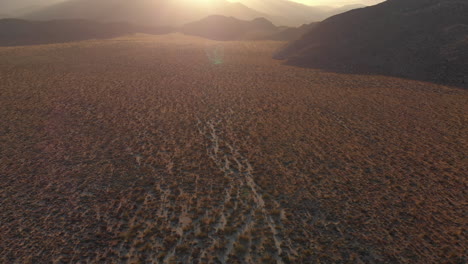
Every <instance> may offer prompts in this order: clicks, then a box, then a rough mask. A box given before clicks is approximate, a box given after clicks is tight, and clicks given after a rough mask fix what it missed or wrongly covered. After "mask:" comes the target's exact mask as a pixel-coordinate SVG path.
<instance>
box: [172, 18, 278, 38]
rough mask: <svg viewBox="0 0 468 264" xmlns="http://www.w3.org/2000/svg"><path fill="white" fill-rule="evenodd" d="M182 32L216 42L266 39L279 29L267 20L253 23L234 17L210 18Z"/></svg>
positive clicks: (255, 20)
mask: <svg viewBox="0 0 468 264" xmlns="http://www.w3.org/2000/svg"><path fill="white" fill-rule="evenodd" d="M180 30H181V32H183V33H184V34H187V35H194V36H200V37H204V38H208V39H214V40H246V39H265V38H268V36H270V35H272V34H275V33H277V32H278V31H279V28H278V27H276V26H275V25H273V24H272V23H271V22H270V21H268V20H266V19H265V18H256V19H254V20H252V21H244V20H239V19H236V18H233V17H225V16H209V17H207V18H204V19H202V20H200V21H197V22H193V23H190V24H187V25H185V26H183V27H182V28H181V29H180Z"/></svg>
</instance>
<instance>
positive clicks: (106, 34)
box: [0, 19, 172, 46]
mask: <svg viewBox="0 0 468 264" xmlns="http://www.w3.org/2000/svg"><path fill="white" fill-rule="evenodd" d="M171 30H172V29H170V28H150V27H142V26H134V25H131V24H128V23H99V22H95V21H88V20H52V21H27V20H21V19H0V46H22V45H37V44H50V43H63V42H72V41H79V40H87V39H103V38H113V37H117V36H123V35H128V34H133V33H148V34H163V33H168V32H170V31H171Z"/></svg>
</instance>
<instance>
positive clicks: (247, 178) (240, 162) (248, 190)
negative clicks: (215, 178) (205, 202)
mask: <svg viewBox="0 0 468 264" xmlns="http://www.w3.org/2000/svg"><path fill="white" fill-rule="evenodd" d="M222 123H223V122H222V119H211V120H208V121H202V120H198V130H199V132H200V134H202V135H203V136H204V137H205V138H206V139H207V140H208V144H207V152H208V154H209V156H210V157H211V159H212V160H213V161H214V163H215V164H216V165H217V167H218V168H219V169H220V170H221V171H223V172H224V176H225V177H226V178H228V179H229V186H228V187H227V189H228V191H227V192H226V197H225V206H224V208H223V214H222V217H223V218H229V216H230V215H231V214H232V213H231V212H230V211H229V210H226V203H227V202H228V201H229V200H231V199H232V198H233V197H235V198H236V199H238V201H237V203H238V204H237V207H240V209H241V210H242V211H240V212H239V213H241V214H242V215H243V216H244V217H243V219H241V220H238V221H237V222H234V223H228V224H230V226H235V227H236V229H235V231H234V232H233V233H232V235H231V236H230V237H229V239H228V243H227V245H226V248H225V251H224V252H223V253H222V254H221V257H220V259H221V262H222V263H227V259H228V256H229V255H230V254H232V253H234V252H233V251H234V250H235V249H234V245H235V244H236V243H242V241H241V239H240V237H241V236H243V235H246V234H250V233H254V231H255V230H253V228H254V226H262V225H266V227H267V228H268V229H269V232H268V233H266V234H264V235H263V237H262V238H261V239H262V241H263V242H265V241H268V240H270V239H271V240H272V241H273V245H272V246H273V248H274V252H271V253H272V256H273V258H274V259H275V260H276V263H283V260H282V258H281V257H280V256H281V255H282V253H283V252H284V251H287V252H284V253H285V254H286V255H289V254H290V253H291V252H292V250H291V248H290V245H291V244H290V242H289V241H283V240H282V239H281V238H280V237H284V236H280V235H279V234H280V232H281V227H280V226H279V225H278V224H277V223H276V222H275V220H274V218H273V217H272V215H271V213H270V212H269V210H268V208H267V207H266V202H265V199H264V197H263V194H264V193H265V192H264V191H263V190H262V189H261V187H260V186H258V185H257V184H256V182H255V179H254V176H253V172H254V171H253V167H252V165H251V164H250V162H249V160H248V159H247V158H245V157H244V156H243V155H241V154H240V152H239V150H238V149H237V148H236V147H235V146H234V145H233V144H232V143H230V142H229V141H228V139H227V138H225V137H223V135H222V132H221V131H220V129H221V125H222ZM224 129H226V128H224ZM234 189H237V190H241V189H243V190H244V191H245V192H244V195H239V194H234V195H233V194H232V190H234ZM269 199H270V201H269V202H270V203H272V204H275V205H276V206H279V203H278V202H276V201H274V200H273V199H272V198H269ZM225 225H226V224H224V225H223V226H225ZM243 238H244V239H245V237H243ZM244 243H245V242H244ZM252 245H253V243H252V242H250V243H249V249H247V252H249V253H247V254H245V256H244V257H245V260H246V261H247V262H252V261H253V259H254V258H253V256H251V255H253V254H254V252H253V250H252ZM255 246H257V245H255ZM254 248H256V247H254ZM285 249H286V250H285Z"/></svg>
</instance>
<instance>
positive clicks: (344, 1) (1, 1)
mask: <svg viewBox="0 0 468 264" xmlns="http://www.w3.org/2000/svg"><path fill="white" fill-rule="evenodd" d="M61 1H65V0H0V13H8V12H10V11H17V10H18V9H22V8H28V7H33V6H42V5H47V4H53V3H57V2H61ZM96 1H99V0H96ZM194 1H196V0H194ZM230 1H235V0H230ZM293 1H296V2H300V3H304V4H308V5H329V6H342V5H348V4H365V5H373V4H377V3H380V2H383V0H293Z"/></svg>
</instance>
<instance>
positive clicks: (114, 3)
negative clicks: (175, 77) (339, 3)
mask: <svg viewBox="0 0 468 264" xmlns="http://www.w3.org/2000/svg"><path fill="white" fill-rule="evenodd" d="M353 2H354V3H358V2H359V1H353ZM330 4H331V2H330ZM1 7H2V8H1V9H2V10H3V11H2V12H1V13H6V14H7V15H12V16H15V17H18V16H19V17H22V18H26V19H35V20H49V19H90V20H97V21H103V22H109V21H125V22H130V23H135V24H142V25H151V26H161V25H163V26H178V25H182V24H185V23H189V22H193V21H196V20H199V19H202V18H204V17H207V16H210V15H224V16H232V17H235V18H237V19H245V20H252V19H255V18H258V17H264V18H267V19H268V20H270V21H272V22H273V23H274V24H276V25H287V26H300V25H302V24H307V23H310V22H315V21H321V20H323V19H325V18H327V17H330V16H332V15H335V14H337V13H341V12H344V11H347V10H350V9H354V8H357V7H361V5H359V6H356V5H352V6H346V7H340V8H336V7H329V6H314V7H312V6H307V5H304V4H300V3H297V2H293V1H288V0H238V1H228V0H204V1H193V0H170V1H169V0H159V1H155V0H135V1H124V0H100V1H92V0H40V1H32V0H22V1H13V0H6V2H4V3H3V2H2V4H1ZM18 10H22V11H21V12H19V11H18Z"/></svg>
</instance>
